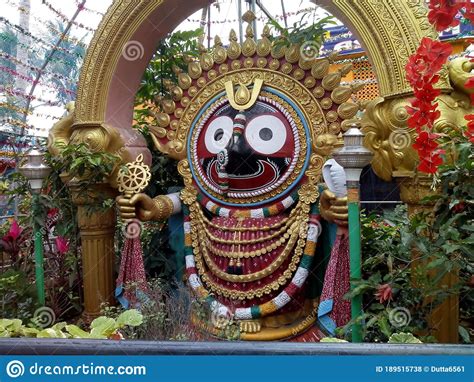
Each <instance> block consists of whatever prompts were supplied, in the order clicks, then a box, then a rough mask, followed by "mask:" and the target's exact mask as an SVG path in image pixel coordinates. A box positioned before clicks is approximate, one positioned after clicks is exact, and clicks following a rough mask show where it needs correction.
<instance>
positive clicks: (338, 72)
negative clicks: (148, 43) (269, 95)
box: [149, 24, 363, 159]
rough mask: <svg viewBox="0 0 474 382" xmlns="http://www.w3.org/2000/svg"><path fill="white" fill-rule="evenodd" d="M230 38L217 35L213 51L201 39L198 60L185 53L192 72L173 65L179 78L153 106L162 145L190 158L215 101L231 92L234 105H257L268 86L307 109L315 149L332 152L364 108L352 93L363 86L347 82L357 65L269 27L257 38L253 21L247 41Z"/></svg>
mask: <svg viewBox="0 0 474 382" xmlns="http://www.w3.org/2000/svg"><path fill="white" fill-rule="evenodd" d="M229 40H230V43H229V45H228V46H227V47H224V46H223V44H222V41H221V39H220V38H219V36H216V37H215V39H214V47H213V48H212V50H210V51H209V50H207V49H206V48H205V47H204V46H203V45H202V44H199V57H198V59H196V58H193V57H189V56H185V62H186V63H187V71H183V70H182V69H181V68H178V67H174V68H173V71H174V73H175V74H176V76H177V83H174V82H173V81H171V80H165V82H164V85H165V87H166V88H167V90H168V91H169V94H170V96H169V97H166V98H163V97H160V98H159V99H158V100H157V101H158V105H157V107H156V108H155V110H154V111H152V112H153V114H154V116H155V118H154V119H155V121H154V124H152V125H150V126H149V129H150V132H151V135H152V138H153V141H154V143H155V146H156V148H157V149H158V150H160V151H161V152H163V153H165V154H168V155H169V156H171V157H172V158H174V159H184V158H185V157H186V139H187V135H188V131H189V129H190V127H191V125H192V123H193V121H195V119H196V117H197V116H198V115H199V113H200V112H201V110H202V108H204V107H205V105H206V104H207V103H208V102H209V100H211V99H212V98H213V97H215V96H216V95H218V94H220V93H222V92H226V95H227V98H228V100H229V102H230V104H231V106H232V107H234V108H235V109H237V110H244V109H246V108H248V107H250V106H252V104H253V103H254V102H255V98H256V96H258V92H259V91H260V89H261V88H262V86H265V87H270V88H275V89H278V91H280V92H283V93H284V94H285V95H287V96H288V97H289V98H290V99H291V100H292V101H294V102H295V103H296V104H297V105H299V106H300V108H301V110H304V113H305V117H306V120H307V121H308V124H309V125H310V130H311V135H312V137H311V138H312V144H313V148H314V149H315V150H316V151H318V148H319V152H320V153H321V154H323V155H327V154H329V152H326V151H327V147H328V145H329V146H334V145H337V141H338V139H337V137H339V138H340V135H341V131H344V130H346V128H347V125H348V124H347V120H348V119H351V118H353V117H354V116H355V115H356V114H357V112H358V111H359V110H360V109H361V107H362V106H361V105H360V104H358V103H354V102H352V101H351V96H352V94H353V93H356V92H358V91H359V90H360V89H361V88H362V87H363V85H361V84H353V85H349V86H347V85H341V80H342V78H343V77H344V76H346V75H347V74H348V73H349V72H350V71H351V70H352V64H346V65H342V66H340V67H338V68H336V69H335V70H330V69H332V68H331V64H333V63H334V62H335V60H336V59H337V53H333V54H330V55H329V56H328V57H323V58H317V57H315V58H313V57H308V54H307V52H306V51H305V50H304V49H305V47H304V44H303V45H301V44H290V45H289V46H282V45H281V44H277V43H275V41H277V40H274V39H272V36H271V33H270V28H269V27H268V26H265V27H264V28H263V32H262V35H261V38H260V39H259V40H258V41H255V40H254V33H253V30H252V27H251V24H249V25H248V26H247V28H246V34H245V40H244V41H243V43H242V44H239V43H238V39H237V34H236V33H235V31H234V30H231V32H230V36H229ZM234 87H237V90H235V88H234ZM249 87H251V88H252V89H253V90H252V91H250V90H249ZM325 150H326V151H325Z"/></svg>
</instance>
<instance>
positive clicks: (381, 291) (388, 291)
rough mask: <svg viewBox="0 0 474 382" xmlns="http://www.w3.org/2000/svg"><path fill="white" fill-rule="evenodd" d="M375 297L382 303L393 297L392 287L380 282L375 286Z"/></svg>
mask: <svg viewBox="0 0 474 382" xmlns="http://www.w3.org/2000/svg"><path fill="white" fill-rule="evenodd" d="M375 297H376V298H378V300H379V302H380V303H381V304H382V303H384V302H385V301H390V300H392V298H393V294H392V287H391V286H390V284H381V285H379V286H378V287H377V292H376V293H375Z"/></svg>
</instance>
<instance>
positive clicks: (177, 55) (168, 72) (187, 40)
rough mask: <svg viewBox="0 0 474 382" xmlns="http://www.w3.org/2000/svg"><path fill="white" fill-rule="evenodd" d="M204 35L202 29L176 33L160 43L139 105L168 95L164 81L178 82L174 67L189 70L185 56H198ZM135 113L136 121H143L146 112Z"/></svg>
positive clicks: (144, 80)
mask: <svg viewBox="0 0 474 382" xmlns="http://www.w3.org/2000/svg"><path fill="white" fill-rule="evenodd" d="M202 34H203V31H202V29H200V28H199V29H196V30H192V31H176V32H174V33H172V34H170V35H169V36H168V37H167V38H165V39H163V40H161V41H160V43H159V44H158V47H157V49H156V53H155V55H154V57H153V58H152V59H151V61H150V63H149V64H148V67H147V69H146V70H145V73H144V75H143V78H142V82H141V86H140V89H139V90H138V92H137V96H136V103H137V104H138V105H140V104H143V103H144V102H146V101H149V100H153V99H154V98H155V97H156V96H158V95H165V94H167V90H166V88H165V86H164V81H165V80H171V81H173V82H176V81H177V77H176V74H175V73H174V72H173V67H178V68H181V69H187V66H186V63H185V60H184V58H185V56H190V57H197V56H198V38H199V36H201V35H202ZM135 113H136V114H137V116H136V119H142V118H140V117H141V114H145V115H146V110H142V111H140V110H135ZM137 117H138V118H137Z"/></svg>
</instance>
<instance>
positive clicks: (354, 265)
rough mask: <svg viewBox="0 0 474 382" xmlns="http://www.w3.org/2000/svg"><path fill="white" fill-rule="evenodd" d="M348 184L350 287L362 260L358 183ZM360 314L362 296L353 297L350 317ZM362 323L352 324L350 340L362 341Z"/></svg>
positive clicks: (358, 274) (354, 280) (357, 276)
mask: <svg viewBox="0 0 474 382" xmlns="http://www.w3.org/2000/svg"><path fill="white" fill-rule="evenodd" d="M354 183H356V184H348V185H347V186H348V195H347V196H348V197H347V199H348V212H349V256H350V274H351V289H354V283H356V282H357V281H360V280H361V278H362V270H361V268H362V260H361V253H360V252H361V251H360V235H361V232H360V209H359V184H358V182H354ZM361 314H362V296H356V297H353V298H352V300H351V318H352V320H354V319H356V318H357V317H359V316H360V315H361ZM362 341H363V336H362V325H361V324H360V323H355V324H353V325H352V342H362Z"/></svg>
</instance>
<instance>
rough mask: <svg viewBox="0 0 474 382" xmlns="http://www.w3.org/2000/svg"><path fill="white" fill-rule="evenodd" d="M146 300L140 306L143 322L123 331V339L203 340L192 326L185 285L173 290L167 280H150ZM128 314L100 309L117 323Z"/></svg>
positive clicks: (119, 309) (112, 308) (113, 309)
mask: <svg viewBox="0 0 474 382" xmlns="http://www.w3.org/2000/svg"><path fill="white" fill-rule="evenodd" d="M147 297H148V298H147V300H146V301H143V302H142V304H141V306H140V312H141V313H142V315H143V323H142V324H141V325H140V326H137V327H128V328H125V329H124V330H123V331H122V333H123V334H124V335H125V337H126V338H133V339H143V340H156V341H169V340H175V341H185V340H198V339H201V340H202V337H200V338H199V337H198V336H199V335H198V333H196V328H195V327H193V325H192V323H191V317H190V314H191V311H190V307H191V301H192V296H191V295H190V291H189V289H188V288H187V287H186V286H184V285H176V286H175V287H173V286H171V285H170V284H169V283H168V282H167V281H166V280H161V279H150V280H149V281H148V292H147ZM127 312H128V311H126V310H123V308H122V307H116V306H107V305H105V306H103V307H102V314H104V315H105V316H107V317H112V318H116V320H117V321H119V318H120V316H122V315H124V314H127Z"/></svg>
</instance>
